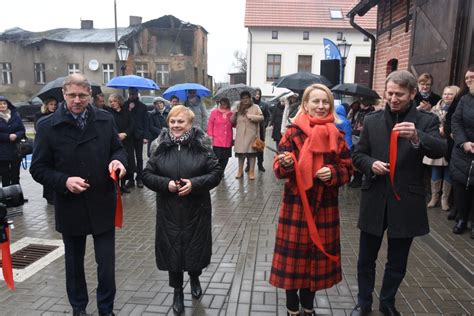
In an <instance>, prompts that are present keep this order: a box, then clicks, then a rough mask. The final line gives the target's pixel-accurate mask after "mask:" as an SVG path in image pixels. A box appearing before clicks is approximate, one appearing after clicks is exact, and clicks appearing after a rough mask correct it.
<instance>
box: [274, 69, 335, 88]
mask: <svg viewBox="0 0 474 316" xmlns="http://www.w3.org/2000/svg"><path fill="white" fill-rule="evenodd" d="M313 83H321V84H323V85H325V86H332V84H331V81H329V80H328V79H327V78H326V77H324V76H321V75H316V74H313V73H310V72H296V73H294V74H291V75H286V76H283V77H280V78H279V79H277V80H275V82H273V84H272V85H274V86H275V87H280V88H287V89H290V90H298V91H302V90H304V89H306V87H308V86H309V85H312V84H313Z"/></svg>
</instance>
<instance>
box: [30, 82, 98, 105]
mask: <svg viewBox="0 0 474 316" xmlns="http://www.w3.org/2000/svg"><path fill="white" fill-rule="evenodd" d="M64 78H65V77H59V78H56V79H54V80H53V81H50V82H48V83H47V84H45V85H44V87H43V88H42V89H41V90H40V91H38V93H37V94H35V95H34V96H35V97H38V98H40V99H41V100H45V99H46V98H47V97H54V98H56V100H58V102H59V101H62V100H64V97H63V83H64ZM91 87H92V95H93V96H94V95H97V94H99V93H102V90H101V89H100V86H99V85H98V84H96V83H93V82H91Z"/></svg>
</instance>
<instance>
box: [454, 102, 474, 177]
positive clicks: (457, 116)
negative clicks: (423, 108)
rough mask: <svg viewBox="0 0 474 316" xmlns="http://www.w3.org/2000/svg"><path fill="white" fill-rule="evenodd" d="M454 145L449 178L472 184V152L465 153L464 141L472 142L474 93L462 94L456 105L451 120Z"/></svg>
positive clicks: (473, 164) (473, 172) (473, 170)
mask: <svg viewBox="0 0 474 316" xmlns="http://www.w3.org/2000/svg"><path fill="white" fill-rule="evenodd" d="M451 124H452V130H453V138H454V147H453V152H452V155H451V161H450V163H449V171H450V172H451V178H453V180H455V181H456V182H459V183H461V184H464V185H471V186H472V185H474V167H472V166H474V154H471V153H466V152H465V151H464V149H463V148H461V147H462V145H463V144H464V143H465V142H474V95H473V94H471V93H467V94H466V95H464V96H463V97H462V98H461V100H459V103H458V105H457V107H456V111H455V112H454V115H453V118H452V121H451Z"/></svg>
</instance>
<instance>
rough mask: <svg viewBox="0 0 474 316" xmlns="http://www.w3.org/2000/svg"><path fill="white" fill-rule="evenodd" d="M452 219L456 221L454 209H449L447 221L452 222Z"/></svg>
mask: <svg viewBox="0 0 474 316" xmlns="http://www.w3.org/2000/svg"><path fill="white" fill-rule="evenodd" d="M454 219H456V209H455V208H454V207H451V209H450V210H449V214H448V221H452V220H454Z"/></svg>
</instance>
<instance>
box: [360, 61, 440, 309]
mask: <svg viewBox="0 0 474 316" xmlns="http://www.w3.org/2000/svg"><path fill="white" fill-rule="evenodd" d="M385 90H386V91H385V94H386V99H387V104H386V106H385V109H384V110H382V111H377V112H372V113H369V114H367V115H366V116H365V119H364V127H363V129H362V133H361V136H360V140H359V143H358V144H357V145H356V146H355V151H354V154H353V156H352V159H353V163H354V165H355V166H356V167H357V169H359V170H360V171H361V172H362V173H363V174H364V175H365V178H364V180H363V182H362V190H361V199H360V200H361V202H360V214H359V222H358V227H359V229H360V230H361V232H360V241H359V259H358V262H357V279H358V280H357V282H358V286H359V293H358V295H357V300H358V302H357V306H356V307H355V308H354V310H353V311H352V313H351V315H368V314H369V313H370V311H371V309H372V292H373V290H374V284H375V261H376V259H377V254H378V252H379V249H380V245H381V243H382V239H383V235H384V232H385V230H386V231H387V239H388V249H387V258H388V262H387V264H386V266H385V272H384V276H383V281H382V288H381V290H380V306H379V310H380V311H381V312H382V313H383V314H384V315H390V316H393V315H395V316H396V315H400V313H399V312H398V311H397V309H396V308H395V294H396V293H397V291H398V287H399V286H400V283H401V282H402V280H403V278H404V276H405V273H406V266H407V261H408V254H409V251H410V246H411V244H412V241H413V238H414V237H416V236H421V235H425V234H427V233H428V232H429V226H428V216H427V212H426V201H425V187H424V183H423V170H424V169H423V164H422V160H423V156H428V157H431V158H440V157H443V155H444V153H445V151H446V142H445V141H444V140H443V139H442V138H441V137H440V135H439V120H438V117H437V116H436V115H434V114H431V113H428V112H424V111H419V110H417V109H416V105H415V102H414V101H413V98H414V97H415V94H416V79H415V77H414V76H413V75H412V74H411V73H409V72H408V71H404V70H401V71H395V72H392V73H391V74H390V75H389V76H388V77H387V79H386V81H385Z"/></svg>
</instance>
